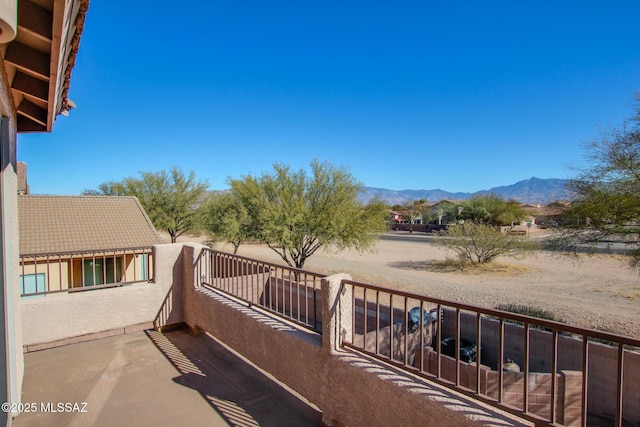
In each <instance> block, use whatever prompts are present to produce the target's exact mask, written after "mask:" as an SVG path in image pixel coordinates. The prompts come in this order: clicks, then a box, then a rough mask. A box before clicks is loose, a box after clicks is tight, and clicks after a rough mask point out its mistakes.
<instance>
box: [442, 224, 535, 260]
mask: <svg viewBox="0 0 640 427" xmlns="http://www.w3.org/2000/svg"><path fill="white" fill-rule="evenodd" d="M437 242H438V243H439V244H440V245H442V246H444V247H446V248H447V249H449V250H451V251H452V252H454V253H455V254H456V255H457V257H458V260H459V261H460V262H461V263H471V264H487V263H489V262H492V261H494V260H495V259H496V258H497V257H499V256H509V257H515V258H518V257H524V256H527V255H530V254H532V253H533V251H534V250H535V249H536V245H535V243H534V242H533V241H531V240H529V239H528V238H527V237H524V236H517V235H512V234H509V233H503V232H501V231H500V230H498V229H496V227H494V226H492V225H488V224H481V223H477V222H473V221H465V222H464V223H462V224H456V225H452V226H449V227H448V228H447V230H444V231H442V232H441V233H440V236H439V237H438V239H437Z"/></svg>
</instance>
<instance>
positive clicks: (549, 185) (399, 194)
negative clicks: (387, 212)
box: [358, 177, 571, 205]
mask: <svg viewBox="0 0 640 427" xmlns="http://www.w3.org/2000/svg"><path fill="white" fill-rule="evenodd" d="M568 182H569V180H567V179H557V178H549V179H540V178H536V177H532V178H529V179H525V180H523V181H518V182H516V183H515V184H512V185H505V186H501V187H494V188H490V189H488V190H481V191H476V192H475V193H451V192H448V191H445V190H440V189H437V190H400V191H396V190H387V189H385V188H374V187H365V188H364V191H362V192H361V193H360V195H359V196H358V197H359V199H360V201H361V202H363V203H367V202H369V201H370V200H371V199H373V198H374V197H378V198H379V199H381V200H383V201H384V202H386V203H388V204H389V205H400V204H402V203H404V202H408V201H413V200H419V199H426V200H427V201H430V202H437V201H440V200H444V199H448V200H467V199H470V198H472V197H474V196H479V195H483V194H496V195H498V196H501V197H502V198H504V199H505V200H509V199H514V200H517V201H519V202H520V203H531V204H541V205H545V204H548V203H551V202H553V201H556V200H567V199H571V192H570V191H569V190H568V189H567V183H568Z"/></svg>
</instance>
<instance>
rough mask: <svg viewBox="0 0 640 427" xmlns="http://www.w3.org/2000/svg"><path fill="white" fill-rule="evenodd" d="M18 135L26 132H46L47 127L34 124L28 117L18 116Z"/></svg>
mask: <svg viewBox="0 0 640 427" xmlns="http://www.w3.org/2000/svg"><path fill="white" fill-rule="evenodd" d="M16 121H17V125H18V133H28V132H46V131H47V127H46V126H43V125H41V124H40V123H36V122H34V121H33V120H31V119H30V118H28V117H25V116H21V115H18V117H17V120H16Z"/></svg>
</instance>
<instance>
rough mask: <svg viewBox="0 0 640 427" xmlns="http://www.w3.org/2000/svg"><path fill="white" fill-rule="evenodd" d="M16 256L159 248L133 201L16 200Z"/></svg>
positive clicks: (88, 198) (24, 197) (152, 230)
mask: <svg viewBox="0 0 640 427" xmlns="http://www.w3.org/2000/svg"><path fill="white" fill-rule="evenodd" d="M18 223H19V236H20V254H36V253H38V254H39V253H57V252H70V251H92V250H99V249H116V248H133V247H143V246H151V245H155V244H157V243H163V241H162V239H161V238H160V236H159V235H158V233H157V231H156V230H155V228H154V227H153V224H152V223H151V221H150V220H149V217H148V216H147V214H146V212H145V211H144V209H143V208H142V206H141V205H140V202H138V199H136V198H135V197H115V196H43V195H21V196H18Z"/></svg>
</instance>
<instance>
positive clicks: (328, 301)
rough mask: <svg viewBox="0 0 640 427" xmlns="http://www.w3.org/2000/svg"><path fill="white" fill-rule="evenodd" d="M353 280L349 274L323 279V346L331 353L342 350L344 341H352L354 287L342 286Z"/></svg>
mask: <svg viewBox="0 0 640 427" xmlns="http://www.w3.org/2000/svg"><path fill="white" fill-rule="evenodd" d="M342 280H351V276H349V275H348V274H336V275H333V276H329V277H325V278H323V279H322V285H321V286H322V347H323V348H324V349H325V350H328V351H329V352H330V353H331V354H335V353H337V352H338V351H339V350H340V347H341V345H342V342H343V341H347V342H352V341H353V333H352V330H353V329H352V328H353V325H352V322H353V315H352V313H353V310H354V307H353V306H352V295H353V287H352V286H349V285H345V286H342Z"/></svg>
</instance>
